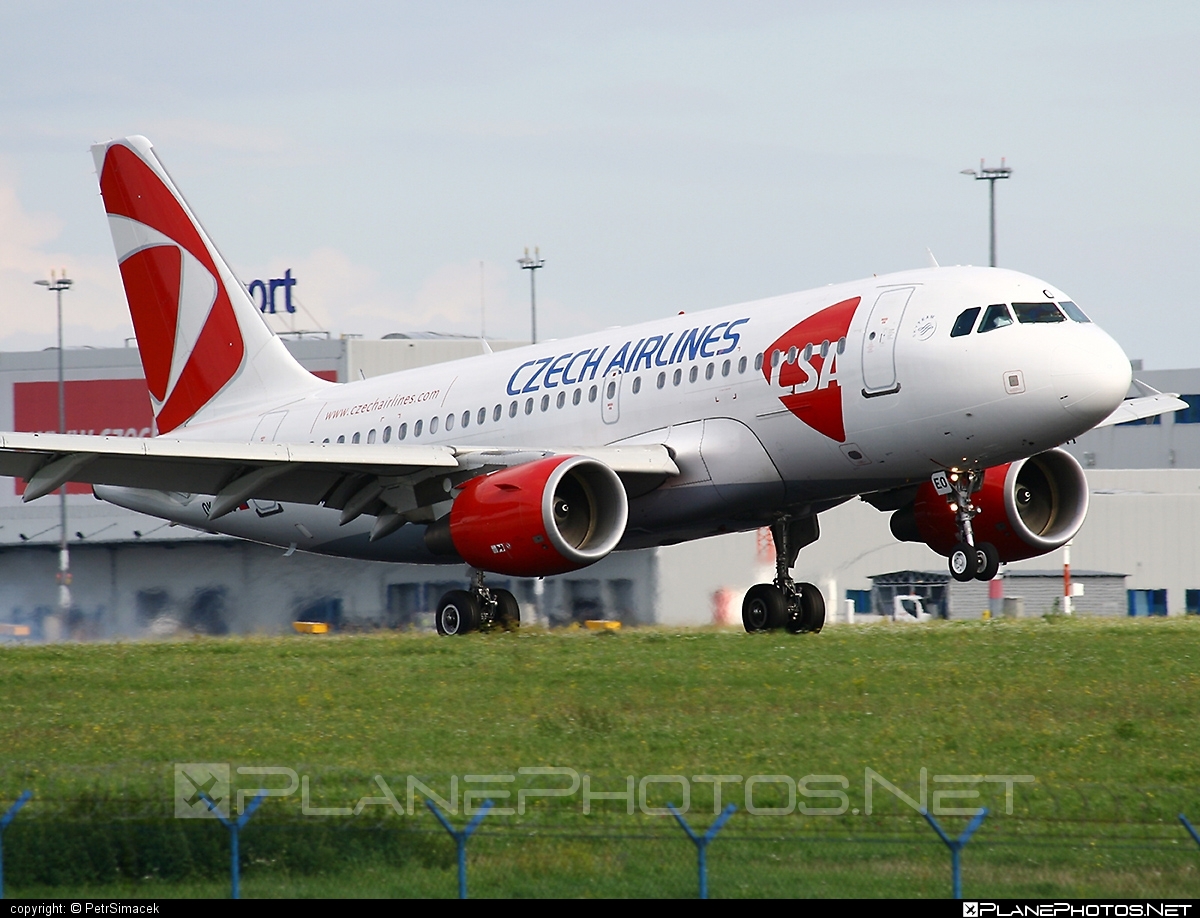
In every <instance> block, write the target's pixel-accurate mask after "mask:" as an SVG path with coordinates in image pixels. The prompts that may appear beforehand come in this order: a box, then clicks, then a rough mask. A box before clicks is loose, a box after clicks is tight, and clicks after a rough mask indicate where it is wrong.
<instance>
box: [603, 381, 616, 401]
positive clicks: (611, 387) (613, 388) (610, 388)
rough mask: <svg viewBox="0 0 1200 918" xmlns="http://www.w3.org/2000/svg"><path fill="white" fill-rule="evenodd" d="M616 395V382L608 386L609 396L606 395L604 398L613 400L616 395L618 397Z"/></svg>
mask: <svg viewBox="0 0 1200 918" xmlns="http://www.w3.org/2000/svg"><path fill="white" fill-rule="evenodd" d="M616 394H617V384H616V383H615V382H610V383H609V384H608V394H607V395H605V396H604V397H605V398H612V397H613V396H614V395H616Z"/></svg>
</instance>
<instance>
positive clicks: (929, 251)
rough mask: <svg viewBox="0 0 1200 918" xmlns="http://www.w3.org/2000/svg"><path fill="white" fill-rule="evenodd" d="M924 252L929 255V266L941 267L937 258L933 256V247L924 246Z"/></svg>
mask: <svg viewBox="0 0 1200 918" xmlns="http://www.w3.org/2000/svg"><path fill="white" fill-rule="evenodd" d="M925 254H926V255H928V256H929V267H931V268H940V267H941V265H939V264H938V263H937V259H936V258H934V257H933V249H931V248H930V247H929V246H925Z"/></svg>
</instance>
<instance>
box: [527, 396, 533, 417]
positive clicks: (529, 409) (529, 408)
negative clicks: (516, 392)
mask: <svg viewBox="0 0 1200 918" xmlns="http://www.w3.org/2000/svg"><path fill="white" fill-rule="evenodd" d="M525 413H526V414H533V399H532V398H527V399H525Z"/></svg>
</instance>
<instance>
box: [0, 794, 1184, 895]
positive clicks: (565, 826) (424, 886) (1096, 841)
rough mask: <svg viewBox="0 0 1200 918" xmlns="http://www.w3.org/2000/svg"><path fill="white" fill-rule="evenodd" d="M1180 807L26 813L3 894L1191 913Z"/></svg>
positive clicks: (1126, 802)
mask: <svg viewBox="0 0 1200 918" xmlns="http://www.w3.org/2000/svg"><path fill="white" fill-rule="evenodd" d="M1181 797H1186V798H1187V799H1189V800H1194V799H1195V791H1194V790H1192V791H1190V792H1188V793H1186V794H1168V793H1167V792H1166V790H1165V789H1154V790H1151V789H1146V788H1107V789H1105V790H1104V791H1103V792H1102V791H1101V789H1100V788H1099V787H1094V788H1073V789H1071V790H1070V791H1069V792H1068V791H1065V790H1060V791H1058V792H1057V793H1053V794H1044V795H1043V796H1042V799H1041V803H1042V804H1046V803H1047V802H1049V803H1050V804H1052V805H1051V806H1049V812H1040V813H1033V812H1024V813H1020V812H1018V813H1015V814H1013V815H1011V816H1009V815H1004V814H998V815H993V816H989V817H988V818H986V819H983V818H981V817H976V819H974V820H968V819H967V818H965V817H953V818H946V817H942V818H941V819H940V820H933V819H931V820H930V822H929V824H927V823H926V821H925V820H924V819H923V818H922V817H921V816H920V815H918V814H915V813H912V812H901V813H891V814H889V815H885V816H879V817H876V818H872V819H869V820H856V821H852V822H846V821H842V820H824V821H814V820H811V819H809V820H802V819H782V820H771V819H765V818H755V817H751V816H749V815H748V814H746V813H745V812H738V811H736V807H726V809H725V810H724V812H723V813H722V814H721V816H720V817H714V816H713V815H712V814H711V813H708V814H707V815H705V814H704V813H701V812H699V811H697V810H693V811H692V812H691V813H689V814H688V815H687V816H686V817H685V818H684V819H682V820H678V821H677V820H676V819H671V818H670V817H659V818H656V819H646V818H642V817H629V818H622V816H620V815H617V816H614V815H612V814H609V815H608V816H607V817H602V818H600V819H596V820H589V819H578V818H577V819H567V818H563V817H562V814H553V813H552V814H550V817H549V818H543V819H540V820H539V819H530V820H520V819H517V818H513V817H500V816H494V815H488V814H486V812H485V809H486V807H480V811H479V812H476V813H475V814H474V815H473V816H472V817H468V816H466V815H464V814H461V813H460V814H449V815H448V814H446V813H443V812H441V811H440V810H437V808H436V807H434V806H433V805H432V804H428V807H429V809H428V811H419V812H418V813H416V814H414V815H413V816H411V817H399V818H380V819H374V820H370V821H368V820H362V819H341V820H338V819H335V818H312V817H309V818H296V817H294V816H293V815H291V814H290V813H289V812H287V811H285V810H284V809H283V808H281V807H279V808H275V810H274V811H273V809H272V807H271V806H266V807H263V808H262V809H261V810H260V811H259V812H258V814H257V815H254V814H253V808H252V807H247V810H246V813H244V814H243V818H241V819H235V820H234V821H233V822H232V823H230V822H226V823H225V824H224V825H222V823H221V822H218V821H216V820H203V819H173V818H170V817H169V816H165V815H163V814H162V813H161V812H157V813H156V812H153V811H147V810H146V809H142V810H138V809H137V808H136V807H135V808H132V810H131V811H130V812H128V813H125V814H122V815H115V814H114V813H113V812H112V810H111V808H109V807H105V806H96V805H95V804H94V801H80V800H76V801H68V802H66V803H63V802H61V801H60V802H58V803H57V804H53V805H52V804H51V803H49V802H42V803H41V805H39V801H38V800H37V799H36V798H35V799H34V801H33V803H32V804H31V805H30V806H28V807H27V808H26V809H24V810H22V811H21V812H20V813H17V812H15V809H16V808H15V807H14V809H13V810H10V811H9V813H8V815H7V816H5V817H4V820H5V821H0V870H2V873H0V883H7V885H8V892H9V894H10V895H13V894H15V895H21V896H70V897H77V898H84V897H88V898H96V897H114V896H120V897H124V896H132V895H145V896H228V895H230V893H231V892H233V893H234V894H235V895H236V894H238V893H240V894H241V895H243V896H386V897H454V896H456V895H465V894H466V893H467V892H469V893H470V895H471V896H472V897H521V898H536V897H580V896H583V897H633V896H637V897H675V898H682V897H694V896H697V895H702V894H705V893H707V895H709V896H712V897H714V898H718V897H719V898H732V897H947V896H951V895H954V894H957V895H963V896H966V897H967V898H1048V897H1100V896H1104V897H1122V898H1130V897H1144V896H1153V897H1162V898H1174V897H1191V898H1194V897H1197V896H1200V835H1198V834H1197V833H1196V831H1195V829H1194V828H1193V826H1192V823H1190V822H1189V821H1188V820H1187V814H1183V815H1182V816H1181V814H1179V813H1178V812H1177V811H1176V812H1174V813H1171V814H1168V813H1167V811H1168V810H1169V809H1170V808H1171V803H1172V801H1174V802H1178V801H1179V799H1180V798H1181ZM10 799H11V798H10ZM1037 808H1038V807H1036V806H1035V807H1033V809H1037ZM150 809H151V810H152V809H153V808H152V807H151V808H150ZM1055 813H1058V815H1055ZM251 815H253V818H250V816H251ZM1192 815H1193V816H1197V815H1200V811H1197V812H1193V813H1192ZM435 816H436V817H437V818H435ZM14 817H15V818H14ZM439 822H440V824H439ZM685 822H686V824H687V828H686V829H685V828H684V823H685ZM934 822H936V823H937V829H936V830H935V828H934V826H933V823H934ZM718 823H720V824H718ZM714 827H715V831H710V829H713V828H714ZM468 828H470V831H467V830H468ZM227 829H229V831H227ZM970 831H973V832H974V834H973V835H972V834H970ZM964 836H965V837H964ZM968 840H969V844H968V843H967V841H968ZM956 846H957V847H956ZM956 863H957V865H958V866H959V867H960V868H961V872H957V871H955V870H954V866H955V864H956ZM956 877H957V879H956Z"/></svg>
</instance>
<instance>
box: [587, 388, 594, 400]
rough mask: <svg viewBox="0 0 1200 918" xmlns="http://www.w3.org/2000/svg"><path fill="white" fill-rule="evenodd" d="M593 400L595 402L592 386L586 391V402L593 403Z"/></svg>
mask: <svg viewBox="0 0 1200 918" xmlns="http://www.w3.org/2000/svg"><path fill="white" fill-rule="evenodd" d="M595 400H596V387H595V386H592V388H590V389H588V401H589V402H594V401H595Z"/></svg>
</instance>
